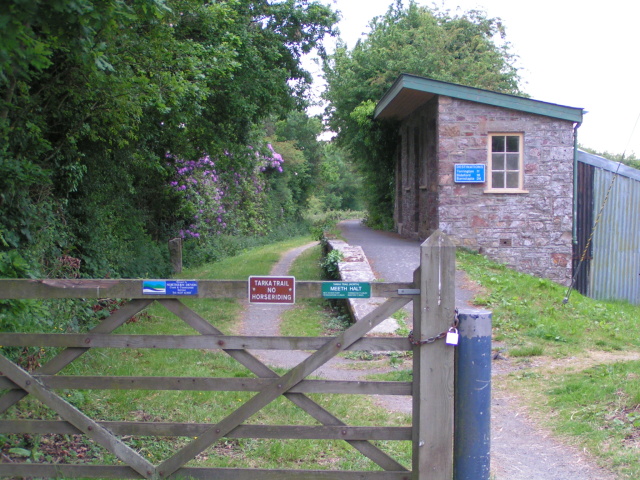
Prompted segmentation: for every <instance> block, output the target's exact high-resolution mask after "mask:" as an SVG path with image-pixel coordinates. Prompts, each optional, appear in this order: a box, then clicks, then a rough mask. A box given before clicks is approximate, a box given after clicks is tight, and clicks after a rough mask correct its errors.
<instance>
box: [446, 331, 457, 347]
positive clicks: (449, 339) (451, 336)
mask: <svg viewBox="0 0 640 480" xmlns="http://www.w3.org/2000/svg"><path fill="white" fill-rule="evenodd" d="M458 336H459V335H458V329H457V328H454V327H451V328H450V329H449V331H448V332H447V336H446V338H445V340H444V341H445V343H446V344H447V345H458Z"/></svg>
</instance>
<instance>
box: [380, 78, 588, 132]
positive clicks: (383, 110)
mask: <svg viewBox="0 0 640 480" xmlns="http://www.w3.org/2000/svg"><path fill="white" fill-rule="evenodd" d="M436 95H443V96H447V97H453V98H459V99H462V100H468V101H471V102H477V103H482V104H486V105H492V106H495V107H502V108H508V109H511V110H518V111H521V112H527V113H534V114H536V115H543V116H546V117H551V118H558V119H561V120H568V121H570V122H574V123H582V115H583V109H582V108H576V107H566V106H564V105H557V104H555V103H547V102H541V101H539V100H532V99H530V98H524V97H518V96H516V95H508V94H505V93H498V92H491V91H489V90H482V89H479V88H473V87H467V86H464V85H457V84H455V83H448V82H441V81H439V80H432V79H430V78H425V77H418V76H415V75H408V74H402V75H400V76H399V77H398V78H397V79H396V81H395V82H394V84H393V85H392V86H391V88H390V89H389V90H388V91H387V93H385V94H384V96H383V97H382V99H381V100H380V102H378V105H377V106H376V109H375V112H374V118H376V119H378V118H379V119H390V118H396V119H403V118H406V117H407V116H409V115H410V114H411V113H412V112H414V111H415V110H416V109H417V108H418V107H421V106H422V105H424V104H425V103H427V102H428V101H429V100H431V99H432V98H433V97H434V96H436Z"/></svg>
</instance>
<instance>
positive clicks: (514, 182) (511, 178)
mask: <svg viewBox="0 0 640 480" xmlns="http://www.w3.org/2000/svg"><path fill="white" fill-rule="evenodd" d="M519 184H520V173H519V172H507V185H506V187H507V188H518V187H519V186H520V185H519Z"/></svg>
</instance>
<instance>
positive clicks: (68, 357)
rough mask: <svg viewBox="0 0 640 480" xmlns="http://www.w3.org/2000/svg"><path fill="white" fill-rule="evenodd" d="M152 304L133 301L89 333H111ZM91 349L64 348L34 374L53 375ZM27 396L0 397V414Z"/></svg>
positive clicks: (22, 392)
mask: <svg viewBox="0 0 640 480" xmlns="http://www.w3.org/2000/svg"><path fill="white" fill-rule="evenodd" d="M151 303H153V300H133V301H131V302H129V303H128V304H127V305H125V306H124V307H123V308H121V309H120V310H118V311H116V312H115V313H113V314H112V315H111V316H109V317H107V318H106V319H105V320H103V321H102V323H100V325H97V326H96V327H94V328H92V329H91V330H90V331H89V333H111V332H113V331H114V330H115V329H116V328H118V327H120V326H122V325H123V324H124V323H125V322H126V321H127V320H129V319H130V318H131V317H133V316H134V315H136V314H137V313H140V312H141V311H142V310H143V309H144V308H146V307H147V306H148V305H150V304H151ZM90 348H91V347H87V348H66V349H65V350H63V351H62V352H60V353H59V354H58V355H56V356H55V357H53V358H52V359H51V360H49V361H48V362H47V363H46V364H45V365H43V366H42V367H40V368H38V369H37V370H35V372H34V373H37V374H40V375H55V374H56V373H58V372H59V371H61V370H62V369H63V368H64V367H66V366H67V365H69V364H70V363H72V362H73V361H74V360H76V359H77V358H79V357H80V356H82V355H83V354H84V353H86V352H87V351H88V350H89V349H90ZM27 395H28V392H27V391H25V390H11V391H9V392H7V393H5V394H4V395H2V396H0V413H4V412H5V411H7V409H9V408H10V407H11V406H13V405H15V404H16V403H18V402H19V401H20V400H22V399H23V398H24V397H26V396H27Z"/></svg>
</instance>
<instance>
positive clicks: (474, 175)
mask: <svg viewBox="0 0 640 480" xmlns="http://www.w3.org/2000/svg"><path fill="white" fill-rule="evenodd" d="M485 169H486V166H485V165H484V164H481V163H458V164H456V165H454V176H453V177H454V178H453V181H454V182H455V183H484V182H485V181H486V180H485Z"/></svg>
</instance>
